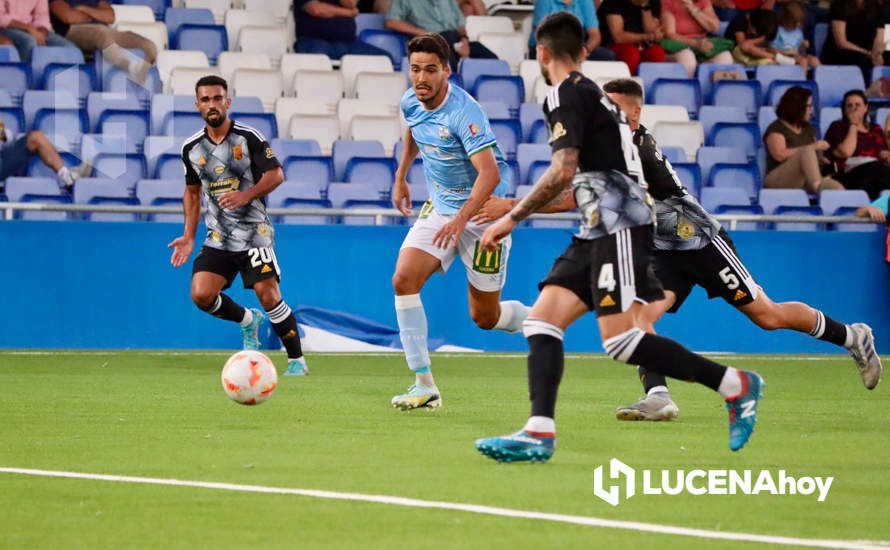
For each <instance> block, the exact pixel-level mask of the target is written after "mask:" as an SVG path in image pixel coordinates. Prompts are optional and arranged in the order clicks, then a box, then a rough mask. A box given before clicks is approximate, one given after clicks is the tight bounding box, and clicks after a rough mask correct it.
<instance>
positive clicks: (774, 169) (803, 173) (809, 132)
mask: <svg viewBox="0 0 890 550" xmlns="http://www.w3.org/2000/svg"><path fill="white" fill-rule="evenodd" d="M776 116H777V117H778V119H777V120H775V121H774V122H773V123H772V124H770V125H769V126H768V127H767V129H766V132H764V134H763V143H764V144H765V145H766V177H765V178H764V180H763V186H764V187H766V188H771V189H783V188H784V189H804V190H805V191H807V192H808V193H817V192H819V191H822V190H825V189H843V188H844V186H843V185H841V184H840V182H838V181H837V180H835V179H833V178H831V177H823V176H822V170H821V166H822V164H823V162H822V161H821V160H820V157H819V155H820V153H821V152H822V151H825V150H827V149H828V147H829V145H828V143H827V142H825V141H816V130H815V129H814V128H813V125H812V124H810V119H811V118H812V117H813V95H812V93H811V92H810V90H808V89H807V88H804V87H802V86H792V87H791V88H788V90H787V91H786V92H785V93H784V94H783V95H782V98H781V99H780V100H779V104H778V105H777V106H776Z"/></svg>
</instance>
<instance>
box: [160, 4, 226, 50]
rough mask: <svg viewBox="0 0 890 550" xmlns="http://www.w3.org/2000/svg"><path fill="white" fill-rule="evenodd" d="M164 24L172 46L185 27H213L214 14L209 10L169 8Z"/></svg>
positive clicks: (165, 13) (165, 14)
mask: <svg viewBox="0 0 890 550" xmlns="http://www.w3.org/2000/svg"><path fill="white" fill-rule="evenodd" d="M164 24H165V25H167V35H168V36H169V41H170V44H172V43H173V39H174V38H175V37H176V33H177V32H179V28H180V27H182V26H183V25H186V24H189V25H213V24H214V20H213V12H211V11H210V10H209V9H207V8H167V9H166V11H165V12H164Z"/></svg>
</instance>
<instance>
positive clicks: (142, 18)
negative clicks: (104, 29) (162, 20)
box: [111, 3, 163, 26]
mask: <svg viewBox="0 0 890 550" xmlns="http://www.w3.org/2000/svg"><path fill="white" fill-rule="evenodd" d="M154 8H155V6H152V5H147V4H145V3H139V4H135V3H127V4H111V9H112V10H113V11H114V25H115V26H117V25H119V24H120V23H154V22H155V20H156V19H158V17H157V16H156V13H155V11H154ZM161 12H162V13H161V15H162V16H163V9H162V10H161Z"/></svg>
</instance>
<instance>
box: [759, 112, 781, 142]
mask: <svg viewBox="0 0 890 550" xmlns="http://www.w3.org/2000/svg"><path fill="white" fill-rule="evenodd" d="M777 118H778V116H777V115H776V108H775V107H773V106H772V105H764V106H762V107H761V108H760V109H759V110H758V111H757V126H758V127H759V128H760V135H761V136H762V135H764V134H765V133H766V129H767V128H769V125H770V124H772V123H773V121H775V120H776V119H777Z"/></svg>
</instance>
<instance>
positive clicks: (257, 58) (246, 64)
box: [217, 52, 280, 95]
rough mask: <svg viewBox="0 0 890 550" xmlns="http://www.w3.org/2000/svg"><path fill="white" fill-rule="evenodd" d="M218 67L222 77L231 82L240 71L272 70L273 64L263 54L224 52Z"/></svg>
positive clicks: (220, 55) (220, 56)
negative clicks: (236, 72)
mask: <svg viewBox="0 0 890 550" xmlns="http://www.w3.org/2000/svg"><path fill="white" fill-rule="evenodd" d="M217 67H219V72H220V74H221V75H222V77H223V78H225V79H226V80H228V81H231V80H232V78H233V75H234V74H235V71H237V70H238V69H261V70H272V62H271V61H270V60H269V57H268V56H267V55H265V54H261V53H244V52H222V53H221V54H219V60H218V63H217ZM276 72H278V71H276ZM279 78H280V75H279ZM236 95H237V94H236Z"/></svg>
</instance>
